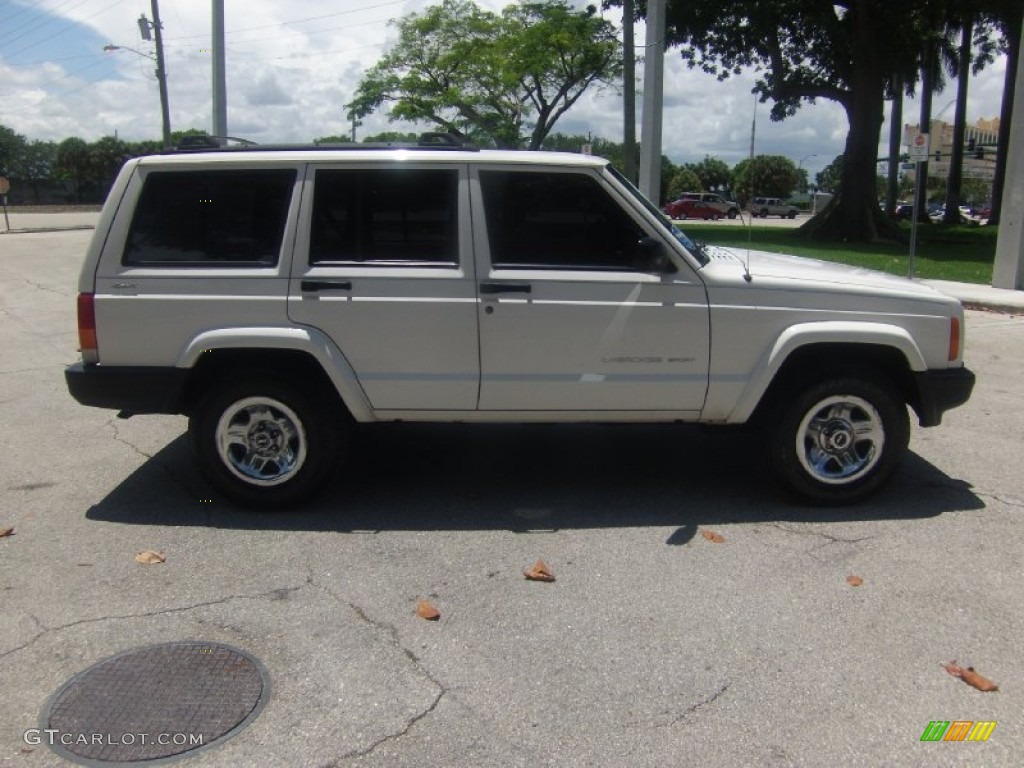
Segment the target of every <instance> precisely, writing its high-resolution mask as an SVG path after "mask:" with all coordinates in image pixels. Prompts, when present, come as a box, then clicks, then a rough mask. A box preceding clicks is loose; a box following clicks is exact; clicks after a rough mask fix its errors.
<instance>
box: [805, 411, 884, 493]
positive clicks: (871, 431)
mask: <svg viewBox="0 0 1024 768" xmlns="http://www.w3.org/2000/svg"><path fill="white" fill-rule="evenodd" d="M884 447H885V428H884V426H883V424H882V417H881V415H879V413H878V411H877V410H876V409H875V407H874V406H873V405H871V403H869V402H868V401H867V400H864V399H863V398H860V397H856V396H854V395H833V396H830V397H826V398H825V399H823V400H821V401H819V402H818V403H816V404H815V405H814V406H813V407H811V408H810V409H808V411H807V413H806V414H805V415H804V418H803V419H802V420H801V422H800V427H799V429H797V432H796V455H797V457H798V458H799V460H800V464H801V465H802V466H803V468H804V470H805V471H806V472H807V473H808V474H809V475H810V476H811V477H813V478H814V479H815V480H817V481H819V482H822V483H828V484H830V485H843V484H845V483H851V482H853V481H855V480H857V479H858V478H861V477H863V476H864V475H866V474H867V473H868V472H870V471H871V470H872V469H873V468H874V467H875V465H876V464H877V463H878V461H879V460H880V459H881V457H882V453H883V450H882V449H883V448H884Z"/></svg>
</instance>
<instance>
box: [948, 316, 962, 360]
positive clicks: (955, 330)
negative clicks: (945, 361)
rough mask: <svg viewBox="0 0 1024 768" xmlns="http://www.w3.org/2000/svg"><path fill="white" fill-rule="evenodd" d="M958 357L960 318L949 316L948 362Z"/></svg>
mask: <svg viewBox="0 0 1024 768" xmlns="http://www.w3.org/2000/svg"><path fill="white" fill-rule="evenodd" d="M958 357H960V318H959V317H951V318H949V362H951V363H952V362H953V361H954V360H956V359H957V358H958Z"/></svg>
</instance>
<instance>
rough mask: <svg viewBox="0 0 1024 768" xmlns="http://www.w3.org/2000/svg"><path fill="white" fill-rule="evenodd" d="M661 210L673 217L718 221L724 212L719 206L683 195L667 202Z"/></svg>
mask: <svg viewBox="0 0 1024 768" xmlns="http://www.w3.org/2000/svg"><path fill="white" fill-rule="evenodd" d="M661 210H662V211H664V212H665V213H666V214H667V215H668V216H669V218H672V219H704V220H705V221H707V220H709V219H712V220H714V221H718V220H719V219H720V218H722V212H721V211H719V210H718V209H717V208H712V207H711V205H710V204H708V203H705V202H704V201H703V200H695V199H693V198H691V197H682V198H680V199H678V200H673V201H672V202H671V203H666V204H665V205H664V206H662V209H661Z"/></svg>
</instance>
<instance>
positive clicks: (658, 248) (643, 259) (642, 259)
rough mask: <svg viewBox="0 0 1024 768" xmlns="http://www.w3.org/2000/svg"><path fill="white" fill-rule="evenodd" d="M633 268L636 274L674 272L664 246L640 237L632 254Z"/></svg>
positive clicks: (659, 242) (649, 238)
mask: <svg viewBox="0 0 1024 768" xmlns="http://www.w3.org/2000/svg"><path fill="white" fill-rule="evenodd" d="M633 268H634V269H636V270H637V271H638V272H675V271H676V270H675V267H673V266H672V262H671V261H670V260H669V258H668V254H667V253H666V252H665V245H664V243H662V242H661V241H659V240H656V239H654V238H653V237H641V238H640V239H639V240H638V241H637V244H636V248H635V249H634V252H633Z"/></svg>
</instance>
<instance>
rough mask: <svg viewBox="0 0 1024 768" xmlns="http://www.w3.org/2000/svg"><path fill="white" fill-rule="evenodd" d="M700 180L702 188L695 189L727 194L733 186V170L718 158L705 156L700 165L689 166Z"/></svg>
mask: <svg viewBox="0 0 1024 768" xmlns="http://www.w3.org/2000/svg"><path fill="white" fill-rule="evenodd" d="M689 167H690V169H691V170H692V171H693V172H694V173H695V174H697V178H699V179H700V186H699V187H695V188H694V189H695V190H696V189H703V190H707V191H708V192H725V191H726V190H729V189H730V185H731V184H732V170H731V169H730V168H729V166H728V165H726V164H725V163H724V162H723V161H721V160H719V159H718V158H717V157H711V156H710V155H705V156H704V159H703V160H701V161H700V162H699V163H695V164H693V165H690V166H689Z"/></svg>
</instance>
